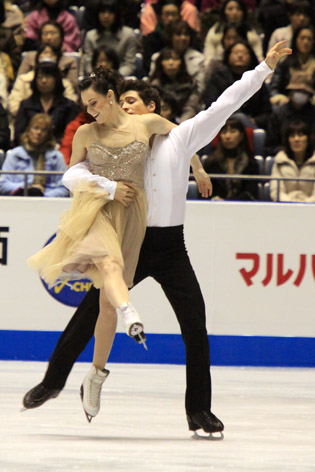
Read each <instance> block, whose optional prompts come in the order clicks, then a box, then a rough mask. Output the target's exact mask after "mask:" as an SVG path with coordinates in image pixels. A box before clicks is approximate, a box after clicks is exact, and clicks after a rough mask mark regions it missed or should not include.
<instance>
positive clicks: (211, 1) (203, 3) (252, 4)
mask: <svg viewBox="0 0 315 472" xmlns="http://www.w3.org/2000/svg"><path fill="white" fill-rule="evenodd" d="M261 1H262V0H261ZM273 1H275V0H273ZM222 3H223V0H200V8H199V9H200V11H201V12H204V11H206V10H212V9H213V8H217V7H218V6H220V4H222ZM256 3H257V2H256V0H244V4H245V5H246V8H247V10H248V11H251V12H254V11H255V9H256Z"/></svg>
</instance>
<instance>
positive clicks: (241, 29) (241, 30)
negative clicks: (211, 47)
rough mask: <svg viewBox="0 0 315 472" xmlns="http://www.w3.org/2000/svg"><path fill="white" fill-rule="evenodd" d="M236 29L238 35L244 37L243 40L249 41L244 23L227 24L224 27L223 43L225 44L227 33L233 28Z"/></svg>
mask: <svg viewBox="0 0 315 472" xmlns="http://www.w3.org/2000/svg"><path fill="white" fill-rule="evenodd" d="M231 29H233V30H235V31H236V33H237V35H238V37H239V38H240V39H242V40H243V41H245V42H247V30H246V28H245V26H244V25H243V24H241V25H225V26H224V28H223V35H222V39H221V43H222V45H223V44H224V38H225V36H226V35H227V33H228V32H229V31H230V30H231Z"/></svg>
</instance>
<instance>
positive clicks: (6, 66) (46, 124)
mask: <svg viewBox="0 0 315 472" xmlns="http://www.w3.org/2000/svg"><path fill="white" fill-rule="evenodd" d="M284 39H285V40H286V41H287V46H289V47H291V48H292V55H290V56H288V57H287V58H285V59H284V60H282V61H280V62H279V64H278V66H277V68H276V70H275V72H274V73H273V74H271V75H270V77H269V78H268V79H267V81H266V83H265V84H264V85H263V86H262V88H261V89H260V90H259V91H258V92H257V93H256V94H255V95H254V96H253V97H252V98H251V99H250V100H248V101H247V102H246V103H245V104H244V105H243V106H242V107H241V108H240V109H239V110H238V111H237V112H236V113H234V114H233V116H232V117H231V118H230V119H229V120H228V121H227V122H226V124H225V126H224V127H223V128H222V130H221V132H220V133H219V135H218V136H217V137H216V138H215V140H214V141H213V142H212V143H211V144H210V145H209V146H207V147H206V148H204V149H202V150H200V152H199V155H200V159H201V161H202V163H203V166H204V168H205V170H206V172H208V173H209V174H226V175H229V176H230V177H229V178H224V179H220V180H215V179H214V180H213V195H212V198H213V199H215V200H251V201H255V200H280V201H287V202H288V201H293V202H315V147H314V137H315V2H314V1H313V0H145V1H140V0H86V1H84V0H78V1H75V0H16V1H9V0H0V149H1V150H2V154H1V155H2V157H1V156H0V168H1V167H2V170H3V171H12V170H13V171H16V170H20V171H25V170H30V171H32V170H33V171H34V170H35V171H44V170H50V171H54V170H58V171H60V172H63V171H65V170H66V168H67V166H68V165H69V161H70V156H71V144H72V138H73V135H74V133H75V131H76V130H77V128H78V127H79V126H80V125H82V124H84V123H87V122H90V121H91V120H92V118H91V117H90V116H89V115H88V114H87V113H86V112H85V110H84V108H83V107H82V105H81V104H80V100H79V94H78V89H77V86H78V82H79V81H80V79H81V77H84V76H86V75H89V74H91V73H92V72H93V69H94V68H95V67H97V66H104V67H106V68H109V69H112V70H115V71H116V72H117V74H119V75H120V76H121V77H122V78H123V79H135V78H137V79H143V80H145V81H147V82H149V83H150V84H151V85H152V86H153V87H155V88H156V89H157V90H158V91H159V93H160V97H161V114H162V116H164V117H165V118H168V119H169V120H171V121H173V122H175V123H177V124H179V123H181V122H183V121H185V120H187V119H189V118H191V117H193V116H195V115H196V114H197V113H198V112H199V111H201V110H203V109H205V108H206V107H209V106H210V105H211V104H212V103H213V102H214V101H215V100H217V98H218V97H219V96H220V94H221V93H222V92H223V91H224V90H225V89H226V88H227V87H229V86H230V85H231V84H233V82H235V81H236V80H238V79H240V77H241V76H242V74H243V73H244V72H245V71H247V70H251V69H253V68H254V67H255V66H256V65H257V64H259V62H261V61H262V60H263V58H264V56H265V54H266V52H267V51H268V50H269V49H270V47H272V46H273V45H274V44H275V43H276V42H278V41H281V40H284ZM236 174H237V175H242V174H243V175H253V176H259V175H266V174H267V175H269V177H270V178H271V180H270V182H267V183H265V181H264V180H262V179H261V181H259V180H258V178H257V179H256V180H248V181H246V180H238V179H237V178H235V179H233V178H231V175H236ZM279 178H284V180H279ZM288 179H292V180H288ZM294 179H299V180H294ZM302 179H308V180H304V181H303V180H302ZM309 179H314V181H310V180H309ZM25 183H26V185H27V189H28V192H27V193H28V194H29V195H34V196H68V192H67V190H66V189H65V187H63V186H62V183H61V176H57V175H56V174H55V175H52V176H49V175H47V174H45V175H39V174H36V175H33V176H32V175H28V177H27V181H26V182H25V180H24V177H23V175H22V174H20V175H18V174H5V173H3V174H1V175H0V195H16V196H21V195H24V194H25V190H24V185H25Z"/></svg>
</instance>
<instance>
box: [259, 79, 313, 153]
mask: <svg viewBox="0 0 315 472" xmlns="http://www.w3.org/2000/svg"><path fill="white" fill-rule="evenodd" d="M314 93H315V91H314V89H313V88H312V87H311V86H309V85H306V84H305V81H304V80H303V81H302V82H299V81H298V77H297V81H296V82H295V83H293V82H292V83H291V84H290V92H289V101H288V103H286V104H285V105H283V106H281V107H277V108H276V109H275V110H274V111H273V112H272V114H271V116H270V117H269V120H268V126H267V133H266V154H267V155H270V156H275V155H276V154H277V153H278V152H279V151H281V149H282V142H283V137H284V133H285V130H286V129H287V127H288V126H289V124H290V123H291V122H292V121H297V120H298V121H303V122H304V123H306V124H307V125H308V126H309V128H310V130H311V132H312V133H315V106H314V105H313V104H312V102H311V98H312V96H313V95H314Z"/></svg>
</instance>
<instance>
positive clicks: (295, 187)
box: [270, 121, 315, 202]
mask: <svg viewBox="0 0 315 472" xmlns="http://www.w3.org/2000/svg"><path fill="white" fill-rule="evenodd" d="M271 176H272V177H290V178H291V177H292V178H293V179H294V178H295V177H300V178H305V179H310V178H312V179H314V181H313V182H310V181H308V182H307V181H297V180H282V181H280V182H279V184H278V182H277V181H276V180H272V181H271V184H270V195H271V199H272V200H274V201H277V200H278V198H277V197H278V190H277V186H278V185H279V186H280V188H279V200H280V201H281V202H315V148H314V141H313V139H312V135H311V132H310V130H309V129H308V128H307V125H306V124H305V123H304V122H302V121H295V122H292V123H290V125H289V126H288V128H287V130H286V133H285V137H284V146H283V150H282V151H279V152H278V154H277V155H276V156H275V162H274V165H273V167H272V173H271Z"/></svg>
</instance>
